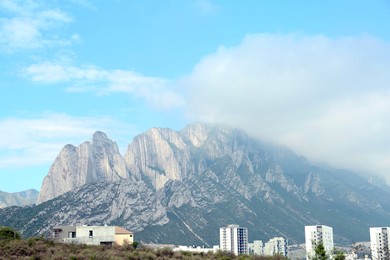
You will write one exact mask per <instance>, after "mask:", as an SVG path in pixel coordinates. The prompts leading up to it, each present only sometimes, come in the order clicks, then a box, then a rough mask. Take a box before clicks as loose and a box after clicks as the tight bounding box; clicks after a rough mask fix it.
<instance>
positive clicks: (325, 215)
mask: <svg viewBox="0 0 390 260" xmlns="http://www.w3.org/2000/svg"><path fill="white" fill-rule="evenodd" d="M99 136H100V137H102V140H104V141H102V142H103V143H104V144H107V146H105V145H101V144H99V145H98V146H97V147H100V148H96V150H97V151H96V153H95V154H94V156H92V157H91V154H93V151H92V150H93V149H90V150H89V151H90V152H89V153H86V154H87V156H80V154H78V156H75V164H76V165H78V164H77V163H79V162H78V160H80V158H84V159H82V160H85V161H84V162H82V164H81V165H88V164H87V162H92V161H93V162H95V163H96V162H100V164H97V165H91V166H90V167H91V168H90V170H89V171H90V172H91V171H92V170H93V169H95V171H96V169H97V170H100V173H104V174H102V175H96V176H100V177H101V178H100V177H99V178H96V180H95V181H90V182H85V183H80V184H81V185H80V186H79V187H74V188H72V189H71V190H69V191H67V192H66V193H63V194H60V195H58V196H56V197H55V198H52V199H51V200H46V201H42V202H41V203H40V204H39V205H36V206H29V207H11V208H8V209H7V210H0V219H3V220H0V224H4V223H10V224H12V226H14V227H16V228H20V230H21V231H22V232H23V233H24V234H25V235H37V234H39V233H42V232H47V230H49V229H50V227H52V226H54V225H60V224H76V223H80V224H83V223H86V224H100V225H103V224H112V225H121V226H124V227H125V228H128V229H130V230H133V231H135V232H136V233H137V237H139V239H140V240H142V241H143V242H153V243H187V244H204V245H213V244H217V243H218V242H217V239H218V228H219V227H220V226H225V225H227V224H231V223H237V224H240V225H242V226H246V227H248V229H249V230H250V239H263V240H265V239H268V238H271V237H272V236H284V237H286V238H288V239H289V240H290V241H291V242H294V243H295V242H296V243H298V242H302V241H303V234H304V232H303V227H304V225H315V224H319V223H322V224H327V225H330V226H333V227H334V230H335V236H336V237H335V240H336V241H337V242H339V243H348V242H351V241H358V240H360V239H362V238H363V239H364V238H365V239H367V238H368V228H369V227H370V226H373V225H374V226H376V225H388V223H387V220H388V219H389V217H390V202H389V200H388V199H387V198H388V197H389V195H390V192H389V191H388V190H387V189H382V188H380V187H378V186H375V185H374V184H372V183H370V182H368V181H367V180H365V179H364V178H362V177H360V176H358V175H355V174H353V173H351V172H347V173H348V174H347V173H346V172H344V171H343V170H337V169H329V168H327V169H325V168H321V167H319V166H318V165H313V164H311V163H310V162H309V161H308V160H307V159H305V158H304V157H302V156H298V155H296V154H295V153H293V152H292V151H291V150H289V149H288V148H285V147H281V146H274V145H271V144H268V143H264V142H261V141H259V140H257V139H254V138H252V137H250V136H248V135H247V134H246V133H244V132H242V131H240V130H237V129H233V128H229V127H226V126H221V125H205V124H193V125H189V126H187V127H185V128H183V129H182V130H180V131H174V130H171V129H167V128H165V129H161V128H152V129H150V130H148V131H146V132H145V133H143V134H140V135H138V136H136V137H135V138H134V139H133V141H132V142H131V143H130V144H129V146H128V150H127V152H126V154H125V155H124V156H123V157H122V159H121V158H120V157H118V158H119V159H118V160H117V161H115V160H110V158H114V157H113V156H112V154H111V155H110V154H109V153H110V152H111V153H114V154H115V153H116V151H117V149H115V145H114V144H115V142H113V141H111V140H109V139H108V137H107V136H103V135H101V134H99ZM74 149H77V148H74ZM60 154H61V153H60ZM76 155H77V153H76ZM97 155H101V156H97ZM91 158H93V159H94V160H92V159H91ZM96 158H97V159H96ZM56 160H57V159H56ZM61 160H63V158H62V159H61ZM63 161H64V162H67V163H68V164H69V163H71V162H72V161H70V160H63ZM63 161H61V162H63ZM116 162H119V163H120V164H121V163H122V162H123V163H124V165H125V166H126V169H127V171H126V174H124V175H122V176H123V177H121V178H118V179H114V178H110V177H109V176H113V175H109V174H108V173H109V172H110V170H112V171H111V172H113V169H120V168H118V167H117V166H116V165H114V164H115V163H116ZM56 163H58V162H54V163H53V165H55V164H56ZM103 166H104V167H103ZM76 168H77V167H76ZM70 169H72V167H70ZM91 169H92V170H91ZM102 169H103V170H102ZM92 172H93V171H92ZM66 173H67V174H69V175H72V176H78V175H77V173H78V172H77V169H75V172H66ZM75 173H76V174H75ZM50 174H51V173H50V172H49V174H48V175H50ZM61 174H62V172H55V173H54V174H53V176H57V177H58V176H62V175H61ZM107 176H108V177H107ZM57 183H60V182H57ZM41 192H42V191H41ZM28 212H35V213H36V215H34V214H31V213H28ZM26 216H28V217H26ZM140 216H141V217H140ZM28 218H30V219H29V220H28V221H26V219H28Z"/></svg>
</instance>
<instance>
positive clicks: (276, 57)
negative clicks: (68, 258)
mask: <svg viewBox="0 0 390 260" xmlns="http://www.w3.org/2000/svg"><path fill="white" fill-rule="evenodd" d="M0 91H1V94H0V101H1V102H0V136H1V138H0V190H1V191H6V192H17V191H22V190H26V189H30V188H34V189H37V190H39V189H40V186H41V183H42V180H43V178H44V176H45V175H46V174H47V172H48V170H49V168H50V165H51V164H52V163H53V161H54V160H55V158H56V156H57V155H58V153H59V152H60V150H61V149H62V147H63V146H65V145H66V144H73V145H75V146H77V145H79V144H80V143H82V142H84V141H88V140H91V137H92V135H93V133H94V132H95V131H98V130H99V131H103V132H105V133H106V134H107V135H108V136H109V137H110V138H111V139H113V140H115V141H116V142H117V144H118V146H119V148H120V151H121V153H122V154H124V153H125V151H126V148H127V145H128V144H129V143H131V141H132V139H133V138H134V137H135V136H136V135H138V134H141V133H142V132H144V131H146V130H147V129H149V128H152V127H169V128H172V129H175V130H180V129H181V128H183V127H184V126H185V125H187V124H189V123H193V122H207V123H224V124H228V125H231V126H233V127H239V128H241V129H243V130H244V131H246V132H247V133H248V134H249V135H251V136H254V137H256V138H259V139H261V140H264V141H267V142H274V143H278V144H283V145H286V146H288V147H289V148H291V149H292V150H293V151H295V152H296V153H298V154H300V155H303V156H305V157H306V158H308V159H309V160H312V161H314V162H326V163H328V164H329V165H332V166H334V167H339V168H344V169H351V170H354V171H356V172H359V173H363V174H364V173H365V174H369V175H370V174H372V175H378V176H381V177H383V178H384V179H386V180H387V181H388V183H390V1H389V0H373V1H366V0H344V1H339V0H319V1H309V0H297V1H291V0H277V1H265V0H244V1H234V0H224V1H222V0H218V1H217V0H166V1H156V0H153V1H152V0H145V1H135V0H112V1H96V0H95V1H92V0H53V1H43V0H0Z"/></svg>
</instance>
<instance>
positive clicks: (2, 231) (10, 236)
mask: <svg viewBox="0 0 390 260" xmlns="http://www.w3.org/2000/svg"><path fill="white" fill-rule="evenodd" d="M17 239H20V234H19V232H18V231H15V230H13V229H12V228H10V227H0V240H17Z"/></svg>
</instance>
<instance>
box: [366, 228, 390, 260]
mask: <svg viewBox="0 0 390 260" xmlns="http://www.w3.org/2000/svg"><path fill="white" fill-rule="evenodd" d="M389 235H390V227H372V228H370V242H371V255H372V257H371V258H372V260H382V259H383V260H384V259H390V254H389V247H390V240H389Z"/></svg>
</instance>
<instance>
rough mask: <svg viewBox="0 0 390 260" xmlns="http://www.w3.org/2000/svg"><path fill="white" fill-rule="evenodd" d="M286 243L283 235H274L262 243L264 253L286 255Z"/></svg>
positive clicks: (267, 254)
mask: <svg viewBox="0 0 390 260" xmlns="http://www.w3.org/2000/svg"><path fill="white" fill-rule="evenodd" d="M287 247H288V243H287V240H286V239H285V238H283V237H274V238H271V239H270V240H269V241H268V242H267V243H265V245H264V255H266V256H273V255H283V256H285V257H287V255H288V249H287Z"/></svg>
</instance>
